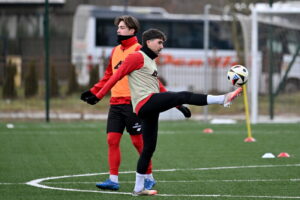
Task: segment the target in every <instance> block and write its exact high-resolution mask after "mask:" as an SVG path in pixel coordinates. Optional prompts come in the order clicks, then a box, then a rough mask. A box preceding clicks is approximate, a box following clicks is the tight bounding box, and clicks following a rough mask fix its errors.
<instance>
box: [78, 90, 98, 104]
mask: <svg viewBox="0 0 300 200" xmlns="http://www.w3.org/2000/svg"><path fill="white" fill-rule="evenodd" d="M92 96H95V95H94V94H93V93H92V92H91V91H89V90H88V91H85V92H84V93H82V94H81V97H80V99H81V100H82V101H85V102H86V101H87V99H88V98H90V97H92Z"/></svg>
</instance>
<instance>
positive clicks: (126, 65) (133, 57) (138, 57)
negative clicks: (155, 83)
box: [87, 52, 144, 105]
mask: <svg viewBox="0 0 300 200" xmlns="http://www.w3.org/2000/svg"><path fill="white" fill-rule="evenodd" d="M143 65H144V58H143V56H142V54H141V53H139V52H135V53H133V54H130V55H128V56H127V58H126V59H125V60H124V62H123V63H122V64H121V65H120V67H119V69H118V70H117V72H116V73H114V74H113V75H112V76H111V77H110V79H109V80H108V81H107V82H106V83H105V84H104V86H103V87H102V88H101V90H100V91H99V92H97V94H96V99H97V100H96V101H95V100H93V101H92V102H91V103H90V102H89V101H88V100H87V103H89V104H92V105H94V104H96V103H97V102H98V101H99V100H101V99H102V98H103V97H104V96H105V95H106V94H107V93H108V92H109V91H110V89H111V88H112V87H113V86H114V85H115V84H116V83H117V82H118V81H119V80H121V79H122V78H123V77H124V76H126V75H128V74H130V73H131V72H132V71H134V70H137V69H140V68H141V67H143Z"/></svg>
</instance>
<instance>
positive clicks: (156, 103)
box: [137, 92, 207, 174]
mask: <svg viewBox="0 0 300 200" xmlns="http://www.w3.org/2000/svg"><path fill="white" fill-rule="evenodd" d="M182 104H190V105H198V106H204V105H207V95H204V94H195V93H192V92H163V93H155V94H153V95H152V97H151V98H150V99H149V100H148V101H147V102H146V103H145V105H143V106H142V108H141V109H140V110H139V114H138V116H139V117H140V119H141V121H142V133H143V140H144V148H143V151H142V153H141V155H140V158H139V160H138V164H137V172H138V173H140V174H145V173H146V171H147V168H148V165H149V162H150V160H151V157H152V155H153V153H154V151H155V148H156V142H157V132H158V118H159V113H160V112H164V111H166V110H169V109H171V108H174V107H176V106H178V105H182Z"/></svg>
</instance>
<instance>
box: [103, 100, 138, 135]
mask: <svg viewBox="0 0 300 200" xmlns="http://www.w3.org/2000/svg"><path fill="white" fill-rule="evenodd" d="M125 127H126V131H127V132H128V133H129V134H130V135H138V134H141V133H142V130H141V129H142V127H141V122H140V119H139V118H138V117H137V115H136V114H135V113H134V112H133V109H132V105H131V104H122V105H111V106H110V108H109V113H108V119H107V127H106V132H107V133H109V132H117V133H123V132H124V129H125Z"/></svg>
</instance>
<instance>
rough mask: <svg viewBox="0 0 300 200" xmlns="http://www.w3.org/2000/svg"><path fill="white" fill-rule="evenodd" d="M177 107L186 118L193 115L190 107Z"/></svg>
mask: <svg viewBox="0 0 300 200" xmlns="http://www.w3.org/2000/svg"><path fill="white" fill-rule="evenodd" d="M177 109H178V110H179V111H180V112H182V114H183V115H184V116H185V118H190V117H191V116H192V113H191V111H190V109H189V108H188V107H186V106H183V105H180V106H177Z"/></svg>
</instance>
